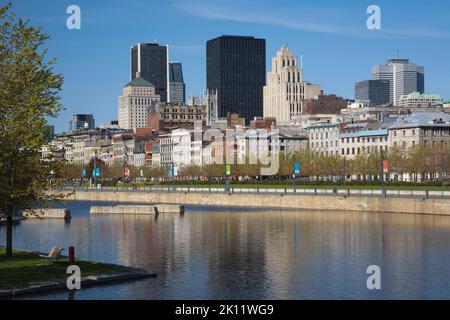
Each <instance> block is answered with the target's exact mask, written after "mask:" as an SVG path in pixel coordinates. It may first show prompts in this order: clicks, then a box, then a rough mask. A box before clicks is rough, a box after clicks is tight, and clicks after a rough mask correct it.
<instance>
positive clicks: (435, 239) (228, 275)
mask: <svg viewBox="0 0 450 320" xmlns="http://www.w3.org/2000/svg"><path fill="white" fill-rule="evenodd" d="M103 204H104V205H106V204H105V203H103ZM90 205H101V204H96V203H89V202H70V203H69V205H68V206H69V207H70V209H71V211H72V216H73V219H72V221H71V222H70V224H65V223H64V222H62V221H60V220H28V221H25V222H24V223H22V224H21V225H20V226H17V227H16V228H15V238H14V241H15V246H16V247H18V248H26V249H31V250H39V251H48V250H49V249H50V248H51V247H52V246H53V245H55V244H57V245H60V246H64V247H65V248H67V247H68V246H74V247H75V248H76V254H77V256H78V257H82V258H88V259H93V260H98V261H102V262H111V263H120V264H125V265H130V266H134V267H139V268H144V269H147V270H149V271H151V272H157V273H158V277H157V278H156V279H146V280H143V281H136V282H132V283H124V284H118V285H114V286H102V287H98V288H89V289H87V290H83V291H80V292H76V294H73V295H69V296H68V295H67V292H65V293H52V294H48V295H40V296H33V298H46V299H47V298H49V299H68V298H69V299H75V298H76V299H105V298H115V299H240V298H246V299H271V298H273V299H288V298H290V299H303V298H307V299H340V298H343V299H366V298H368V299H370V298H377V299H379V298H382V299H384V298H394V299H398V298H417V299H421V298H447V299H448V298H450V289H449V288H450V275H449V273H448V271H447V270H448V267H449V266H450V250H449V249H448V248H449V247H450V217H439V216H419V215H407V214H404V215H402V214H373V213H371V214H361V213H348V212H319V211H311V212H297V211H273V210H270V211H268V210H245V209H217V208H202V207H191V208H189V207H188V208H187V210H186V213H185V215H184V216H180V215H178V214H160V215H159V216H158V218H157V219H155V217H154V216H142V215H93V216H89V207H90ZM66 206H67V205H66ZM4 232H5V230H4V229H0V243H2V244H3V243H4V238H5V234H4ZM372 264H376V265H379V266H380V267H381V272H382V290H379V291H375V290H373V291H370V290H368V289H367V288H366V279H367V277H368V275H367V274H366V268H367V266H369V265H372Z"/></svg>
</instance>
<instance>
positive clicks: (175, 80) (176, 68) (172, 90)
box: [169, 62, 186, 104]
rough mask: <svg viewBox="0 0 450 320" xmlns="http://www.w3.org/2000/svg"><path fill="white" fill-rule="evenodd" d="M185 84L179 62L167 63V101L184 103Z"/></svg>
mask: <svg viewBox="0 0 450 320" xmlns="http://www.w3.org/2000/svg"><path fill="white" fill-rule="evenodd" d="M185 91H186V86H185V84H184V82H183V69H182V68H181V62H170V63H169V102H170V103H179V104H184V103H185V101H186V93H185Z"/></svg>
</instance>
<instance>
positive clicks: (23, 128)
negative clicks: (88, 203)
mask: <svg viewBox="0 0 450 320" xmlns="http://www.w3.org/2000/svg"><path fill="white" fill-rule="evenodd" d="M10 9H11V3H10V4H7V5H6V6H3V7H0V216H1V217H3V218H6V220H7V232H6V256H7V257H12V224H13V217H14V215H15V214H18V213H19V212H20V211H21V210H22V209H24V208H28V207H32V206H35V205H39V204H42V203H43V202H47V201H49V200H54V199H57V197H56V196H51V195H49V194H48V193H47V192H46V191H47V190H48V189H49V188H50V186H51V181H52V180H53V177H52V176H54V175H57V174H58V173H59V171H60V170H59V169H60V167H59V165H58V162H57V161H55V160H53V159H48V160H47V161H41V155H40V148H41V146H42V145H44V144H45V137H44V133H45V132H46V131H45V125H46V124H47V123H46V120H45V119H46V117H56V116H57V114H58V112H59V111H60V109H61V104H60V103H59V95H58V92H59V91H60V89H61V85H62V83H63V78H62V76H61V75H60V74H56V73H54V70H53V63H54V60H51V61H48V60H47V59H46V54H47V51H46V50H45V49H43V48H42V47H43V45H44V43H45V41H46V40H47V39H48V36H47V35H46V34H45V33H44V32H43V31H42V29H41V28H36V27H33V26H31V25H30V23H29V21H28V20H27V21H24V20H22V19H18V18H16V17H15V15H14V14H13V13H12V12H11V10H10Z"/></svg>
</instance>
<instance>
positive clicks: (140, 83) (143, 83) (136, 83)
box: [125, 77, 154, 87]
mask: <svg viewBox="0 0 450 320" xmlns="http://www.w3.org/2000/svg"><path fill="white" fill-rule="evenodd" d="M125 87H154V85H153V84H151V83H150V82H148V81H147V80H145V79H144V78H141V77H137V78H134V79H133V80H131V81H130V82H128V83H127V84H126V85H125Z"/></svg>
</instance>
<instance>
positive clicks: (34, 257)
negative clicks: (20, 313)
mask: <svg viewBox="0 0 450 320" xmlns="http://www.w3.org/2000/svg"><path fill="white" fill-rule="evenodd" d="M75 263H76V265H78V266H79V267H80V269H81V276H82V277H86V276H92V275H100V274H111V273H121V272H126V271H128V268H126V267H122V266H114V265H108V264H103V263H97V262H92V261H82V260H76V261H75ZM68 265H69V261H68V258H67V257H61V258H59V259H58V260H56V261H53V260H50V259H47V258H41V257H39V255H38V254H36V253H32V252H28V251H20V250H14V252H13V258H6V256H5V248H4V247H0V289H4V288H8V287H12V286H22V285H27V284H30V283H33V282H46V281H52V280H65V279H67V277H68V276H69V275H68V274H67V273H66V270H67V266H68Z"/></svg>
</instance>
